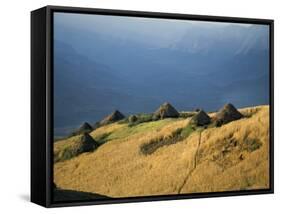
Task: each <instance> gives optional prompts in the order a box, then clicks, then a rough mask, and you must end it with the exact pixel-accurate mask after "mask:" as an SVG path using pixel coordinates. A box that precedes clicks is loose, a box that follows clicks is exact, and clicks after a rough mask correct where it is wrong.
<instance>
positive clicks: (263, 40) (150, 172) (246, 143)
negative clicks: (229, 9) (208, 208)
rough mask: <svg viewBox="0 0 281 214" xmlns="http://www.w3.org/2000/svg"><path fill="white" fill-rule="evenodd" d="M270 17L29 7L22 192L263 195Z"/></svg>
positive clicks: (60, 198)
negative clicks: (27, 186)
mask: <svg viewBox="0 0 281 214" xmlns="http://www.w3.org/2000/svg"><path fill="white" fill-rule="evenodd" d="M273 47H274V45H273V20H265V19H249V18H234V17H216V16H201V15H200V16H199V15H186V14H169V13H156V12H137V11H122V10H105V9H89V8H75V7H60V6H47V7H43V8H41V9H38V10H35V11H32V12H31V98H32V101H31V201H32V202H34V203H37V204H40V205H42V206H45V207H58V206H73V205H90V204H105V203H123V202H140V201H155V200H171V199H187V198H202V197H217V196H236V195H253V194H264V193H273V171H274V170H273Z"/></svg>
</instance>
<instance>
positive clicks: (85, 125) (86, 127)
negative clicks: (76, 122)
mask: <svg viewBox="0 0 281 214" xmlns="http://www.w3.org/2000/svg"><path fill="white" fill-rule="evenodd" d="M91 131H93V127H92V126H91V125H90V124H89V123H87V122H84V123H83V124H82V125H81V126H80V127H79V128H78V129H77V130H75V131H74V132H72V134H71V136H73V135H79V134H83V133H90V132H91Z"/></svg>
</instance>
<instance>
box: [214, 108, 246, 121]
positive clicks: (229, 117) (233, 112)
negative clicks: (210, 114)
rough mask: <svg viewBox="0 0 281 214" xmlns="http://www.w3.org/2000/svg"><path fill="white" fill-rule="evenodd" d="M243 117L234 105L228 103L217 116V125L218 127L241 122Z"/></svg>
mask: <svg viewBox="0 0 281 214" xmlns="http://www.w3.org/2000/svg"><path fill="white" fill-rule="evenodd" d="M242 117H243V115H242V114H241V113H240V112H239V111H238V110H237V109H236V108H235V107H234V105H232V104H231V103H228V104H226V105H224V106H223V107H222V108H221V109H220V110H219V112H218V113H217V114H216V116H215V123H216V125H217V126H221V125H223V124H226V123H229V122H231V121H234V120H239V119H241V118H242Z"/></svg>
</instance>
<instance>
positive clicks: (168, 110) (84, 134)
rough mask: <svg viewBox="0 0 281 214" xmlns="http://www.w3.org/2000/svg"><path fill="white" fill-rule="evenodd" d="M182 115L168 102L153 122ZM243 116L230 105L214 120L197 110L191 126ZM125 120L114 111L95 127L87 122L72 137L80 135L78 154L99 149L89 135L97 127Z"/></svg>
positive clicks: (154, 115)
mask: <svg viewBox="0 0 281 214" xmlns="http://www.w3.org/2000/svg"><path fill="white" fill-rule="evenodd" d="M177 117H180V113H179V112H178V111H177V110H176V109H175V108H174V107H173V106H172V105H171V104H170V103H168V102H166V103H163V104H162V105H161V106H160V107H159V108H158V109H157V110H156V111H155V112H154V113H153V116H152V120H161V119H165V118H177ZM242 117H243V115H242V114H241V113H240V112H239V111H238V110H237V109H236V108H235V107H234V106H233V105H232V104H230V103H228V104H226V105H224V106H223V107H222V108H221V109H220V110H219V111H218V112H217V113H216V114H215V115H214V116H213V117H212V118H211V117H210V116H209V115H208V114H207V113H206V112H205V111H204V110H202V109H197V110H196V113H195V114H194V115H193V116H192V117H191V119H190V122H189V123H190V124H191V125H193V126H208V125H209V124H211V123H213V124H214V125H215V126H221V125H224V124H226V123H229V122H231V121H234V120H238V119H241V118H242ZM123 119H125V116H124V115H123V114H122V113H121V112H119V111H118V110H116V111H114V112H113V113H111V114H110V115H108V116H107V117H105V118H104V119H103V120H101V121H100V122H98V123H96V124H95V126H94V127H93V126H91V125H90V124H89V123H87V122H85V123H83V124H82V126H81V127H80V128H79V129H77V130H76V131H75V132H73V133H72V135H79V137H78V138H77V140H76V141H77V143H76V146H77V148H75V150H76V152H77V153H83V152H88V151H92V150H95V149H96V148H98V146H99V143H98V142H96V141H95V140H94V139H93V138H92V137H91V135H89V133H90V132H91V131H93V130H94V129H95V128H96V127H100V126H103V125H107V124H110V123H114V122H117V121H120V120H123ZM137 119H138V117H137V115H131V116H130V117H129V122H134V121H136V120H137Z"/></svg>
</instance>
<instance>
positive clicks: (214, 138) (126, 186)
mask: <svg viewBox="0 0 281 214" xmlns="http://www.w3.org/2000/svg"><path fill="white" fill-rule="evenodd" d="M240 112H241V113H242V114H243V115H244V116H245V117H244V118H243V119H240V120H237V121H233V122H231V123H228V124H226V125H223V126H221V127H208V128H206V129H196V130H193V131H190V130H188V135H184V137H181V138H178V139H179V140H178V141H177V142H176V143H172V144H169V145H168V144H167V145H163V146H161V147H159V148H158V149H157V150H155V151H154V150H153V152H152V153H151V154H147V155H145V154H143V153H142V152H141V148H142V146H143V145H145V144H148V143H150V142H153V140H154V141H155V140H157V139H169V138H171V136H173V135H174V133H175V132H176V130H177V129H180V128H185V127H186V126H187V125H188V122H189V118H187V119H184V118H175V119H164V120H159V121H152V122H145V123H140V124H137V125H134V126H129V125H128V124H127V123H118V122H117V123H113V124H110V125H106V126H103V127H100V128H98V129H96V130H94V131H93V132H91V133H90V135H91V136H92V137H93V138H94V139H95V140H96V141H98V142H99V143H100V145H101V146H99V147H98V149H97V150H95V151H94V152H88V153H83V154H80V155H79V156H77V157H74V158H71V159H68V160H60V159H58V160H60V161H57V162H56V163H55V165H54V182H55V183H56V185H57V186H58V187H59V188H62V189H69V190H75V191H82V192H92V193H97V194H100V195H105V196H109V197H128V196H146V195H163V194H180V193H191V192H212V191H229V190H245V189H257V188H259V189H260V188H268V187H269V161H268V158H269V107H268V106H258V107H253V108H245V109H240ZM213 115H214V113H212V114H209V116H211V117H212V116H213ZM75 138H76V137H72V138H68V139H65V140H61V141H58V142H56V143H55V144H54V145H55V146H54V154H55V159H56V158H58V157H60V155H61V154H62V151H63V149H65V148H67V147H69V146H70V145H71V144H73V142H75Z"/></svg>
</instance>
